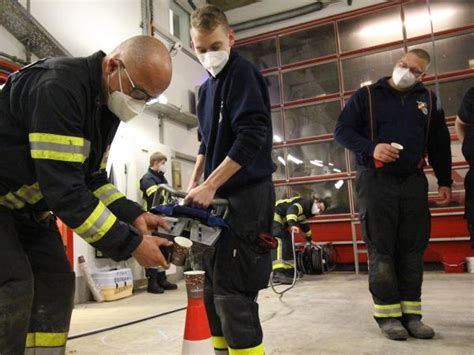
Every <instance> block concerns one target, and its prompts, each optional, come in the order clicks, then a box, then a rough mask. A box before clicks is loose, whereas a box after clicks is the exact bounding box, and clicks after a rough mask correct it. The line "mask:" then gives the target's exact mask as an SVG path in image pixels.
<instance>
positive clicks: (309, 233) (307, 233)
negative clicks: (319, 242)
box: [304, 231, 313, 237]
mask: <svg viewBox="0 0 474 355" xmlns="http://www.w3.org/2000/svg"><path fill="white" fill-rule="evenodd" d="M304 235H305V237H311V236H312V235H313V233H311V231H307V232H305V233H304Z"/></svg>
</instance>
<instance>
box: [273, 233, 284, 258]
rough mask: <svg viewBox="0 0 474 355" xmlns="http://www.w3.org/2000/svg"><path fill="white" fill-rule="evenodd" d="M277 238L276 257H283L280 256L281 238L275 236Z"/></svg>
mask: <svg viewBox="0 0 474 355" xmlns="http://www.w3.org/2000/svg"><path fill="white" fill-rule="evenodd" d="M275 239H276V240H277V243H278V245H277V257H276V258H277V259H283V256H282V245H281V239H280V238H275Z"/></svg>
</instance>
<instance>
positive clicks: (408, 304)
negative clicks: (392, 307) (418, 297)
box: [400, 301, 421, 307]
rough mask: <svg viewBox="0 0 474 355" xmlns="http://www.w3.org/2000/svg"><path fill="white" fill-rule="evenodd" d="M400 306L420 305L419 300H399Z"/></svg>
mask: <svg viewBox="0 0 474 355" xmlns="http://www.w3.org/2000/svg"><path fill="white" fill-rule="evenodd" d="M400 304H401V306H402V307H403V306H404V305H405V306H420V307H421V302H417V301H401V302H400Z"/></svg>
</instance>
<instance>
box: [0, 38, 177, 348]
mask: <svg viewBox="0 0 474 355" xmlns="http://www.w3.org/2000/svg"><path fill="white" fill-rule="evenodd" d="M136 53H140V58H135V57H134V55H136ZM138 61H141V62H143V61H145V62H147V63H148V64H149V65H150V68H152V72H150V69H137V68H138V67H137V66H136V63H138ZM126 66H127V67H126ZM144 78H148V79H149V80H147V81H145V80H143V79H144ZM170 78H171V61H170V58H169V54H168V51H167V49H166V47H165V46H164V45H163V44H162V43H161V42H159V41H158V40H157V39H154V38H151V37H144V36H138V37H133V38H131V39H129V40H127V41H125V42H123V43H122V44H121V45H120V46H119V47H117V48H116V49H115V50H114V51H113V52H112V53H111V54H109V55H107V56H106V55H105V54H104V53H103V52H97V53H95V54H93V55H91V56H89V57H87V58H55V59H46V60H42V61H39V62H37V63H36V64H33V65H31V66H29V67H25V68H24V69H22V70H20V71H19V72H16V73H14V74H12V75H11V76H10V77H9V78H8V80H7V82H6V84H5V86H4V88H3V90H2V91H1V93H0V155H1V157H2V158H1V159H0V353H1V354H21V353H26V354H30V353H31V354H33V353H42V354H46V353H47V354H62V353H64V351H65V344H66V340H67V336H68V330H69V322H70V317H71V312H72V307H73V299H74V284H75V276H74V273H73V272H71V268H70V266H69V263H68V261H67V259H66V256H65V251H64V246H63V244H62V240H61V237H60V235H59V232H58V229H57V227H56V224H55V216H57V217H59V218H60V219H61V220H62V221H63V222H64V223H65V224H67V225H68V226H69V227H71V228H72V229H73V230H74V232H75V233H77V234H78V235H80V236H81V237H82V238H83V239H84V240H85V241H87V242H88V243H90V244H91V245H92V246H94V247H95V248H97V249H99V250H100V251H102V252H103V253H104V254H105V255H107V256H109V257H110V258H112V259H114V260H125V259H127V258H129V257H130V256H131V255H133V256H134V257H135V258H136V259H137V261H138V262H140V263H141V264H142V265H144V266H156V265H163V266H165V267H166V266H167V264H166V261H165V259H164V258H163V255H162V254H161V252H160V250H159V246H160V245H163V244H164V245H169V244H171V243H169V242H168V241H166V240H165V239H162V238H156V237H153V236H151V235H150V234H151V233H150V231H151V230H152V229H154V228H156V227H157V226H158V225H165V226H166V224H165V223H164V221H163V220H162V219H161V218H159V217H157V216H154V215H151V214H148V213H146V212H145V211H144V210H143V209H142V208H141V207H140V206H139V205H137V204H136V203H134V202H132V201H129V200H127V199H126V198H125V196H124V195H123V194H122V193H121V192H119V191H118V190H117V189H116V188H115V187H114V186H113V185H112V184H110V183H109V182H108V180H107V176H106V171H105V164H106V158H107V155H108V149H109V146H110V144H111V143H112V139H113V137H114V134H115V132H116V130H117V128H118V125H119V123H120V120H119V119H121V120H129V119H131V118H133V117H134V116H136V115H137V113H138V112H139V111H140V107H143V106H144V104H145V102H146V100H147V99H148V98H149V97H151V96H153V97H155V96H158V95H159V94H161V92H163V91H164V90H165V89H166V88H167V87H168V85H169V82H170ZM25 347H26V350H25Z"/></svg>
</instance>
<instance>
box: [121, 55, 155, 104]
mask: <svg viewBox="0 0 474 355" xmlns="http://www.w3.org/2000/svg"><path fill="white" fill-rule="evenodd" d="M118 62H119V63H120V64H121V66H122V67H123V71H124V72H125V74H126V75H127V78H128V80H129V81H130V84H131V85H132V90H131V91H130V92H129V93H128V95H129V96H130V97H132V98H134V99H135V100H140V101H145V102H148V101H150V100H154V99H156V97H154V96H151V95H149V94H148V93H147V92H146V91H145V90H143V89H141V88H139V87H138V86H136V85H135V83H134V82H133V80H132V78H131V77H130V74H129V73H128V70H127V68H126V67H125V64H124V62H123V61H122V60H120V59H118ZM119 79H120V81H121V80H122V77H121V75H120V68H119Z"/></svg>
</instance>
